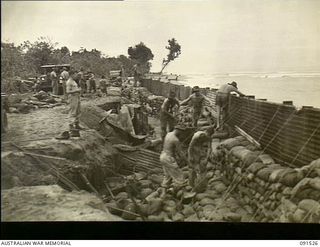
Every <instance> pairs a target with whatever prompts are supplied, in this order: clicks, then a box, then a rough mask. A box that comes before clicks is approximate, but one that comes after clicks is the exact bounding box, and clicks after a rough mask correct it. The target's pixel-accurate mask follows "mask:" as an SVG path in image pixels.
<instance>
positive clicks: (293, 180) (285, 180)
mask: <svg viewBox="0 0 320 247" xmlns="http://www.w3.org/2000/svg"><path fill="white" fill-rule="evenodd" d="M302 179H303V173H302V172H297V171H296V170H292V171H291V172H288V173H286V174H283V175H282V177H280V179H279V182H280V183H282V184H284V185H287V186H289V187H294V186H295V185H296V184H297V183H298V182H299V181H300V180H302Z"/></svg>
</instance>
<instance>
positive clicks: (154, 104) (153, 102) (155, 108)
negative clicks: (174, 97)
mask: <svg viewBox="0 0 320 247" xmlns="http://www.w3.org/2000/svg"><path fill="white" fill-rule="evenodd" d="M164 100H165V97H163V96H156V95H150V96H148V104H149V106H150V107H151V109H152V113H154V114H153V115H155V116H157V115H159V112H160V109H161V106H162V104H163V101H164Z"/></svg>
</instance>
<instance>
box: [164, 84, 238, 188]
mask: <svg viewBox="0 0 320 247" xmlns="http://www.w3.org/2000/svg"><path fill="white" fill-rule="evenodd" d="M231 92H235V93H237V94H239V95H240V96H244V94H243V93H241V92H240V91H239V90H238V87H237V83H236V82H232V83H228V84H225V85H222V86H221V87H220V88H219V89H218V91H217V95H216V109H217V124H216V125H213V126H208V127H203V128H202V129H200V130H198V131H196V132H195V133H194V134H193V137H192V139H191V141H190V144H189V147H188V153H187V155H185V154H184V153H183V151H182V148H181V144H182V139H183V136H184V131H185V127H183V126H181V125H176V122H177V121H176V117H175V116H176V115H177V114H175V113H177V112H178V110H179V107H180V106H183V105H187V104H189V106H190V107H191V108H192V122H193V127H194V128H196V129H199V128H197V126H198V120H199V118H200V117H201V115H202V110H203V106H204V102H205V101H207V102H208V104H209V105H211V103H210V101H209V99H208V98H207V97H206V96H204V95H203V94H201V93H200V89H199V87H197V86H196V87H194V88H193V90H192V94H191V95H190V96H189V97H188V98H187V99H186V100H184V101H182V102H181V103H180V102H179V101H178V100H177V99H176V94H175V92H170V94H169V97H168V98H167V99H165V100H164V102H163V104H162V106H161V111H160V122H161V137H162V140H163V150H162V153H161V155H160V162H161V164H162V166H163V170H164V175H165V177H164V180H163V182H162V188H163V189H164V191H165V190H166V189H167V188H168V187H169V186H170V185H173V186H181V185H183V184H186V181H187V180H185V179H184V176H183V172H182V171H181V169H180V166H179V161H183V162H182V163H186V164H188V167H189V176H188V181H189V185H190V186H191V187H192V188H193V190H194V191H196V190H197V186H198V185H199V184H201V181H203V180H204V179H205V173H206V166H207V163H208V159H209V155H210V152H211V135H212V134H213V133H214V131H215V130H217V129H220V128H221V127H223V122H224V121H225V119H223V118H221V115H225V112H226V111H227V107H228V102H229V96H230V93H231ZM221 113H223V114H221ZM167 131H169V133H167Z"/></svg>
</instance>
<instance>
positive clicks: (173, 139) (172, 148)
mask: <svg viewBox="0 0 320 247" xmlns="http://www.w3.org/2000/svg"><path fill="white" fill-rule="evenodd" d="M179 145H180V141H179V139H178V137H177V136H176V135H175V133H174V132H169V133H168V134H167V135H166V137H165V138H164V143H163V152H165V153H167V154H168V155H170V156H172V157H175V153H176V150H177V148H178V146H179Z"/></svg>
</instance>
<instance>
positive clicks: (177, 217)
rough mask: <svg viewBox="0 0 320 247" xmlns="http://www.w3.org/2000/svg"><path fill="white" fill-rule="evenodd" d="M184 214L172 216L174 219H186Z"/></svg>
mask: <svg viewBox="0 0 320 247" xmlns="http://www.w3.org/2000/svg"><path fill="white" fill-rule="evenodd" d="M184 218H185V217H184V215H183V214H180V213H176V214H174V215H173V216H172V220H173V221H183V220H184Z"/></svg>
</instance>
